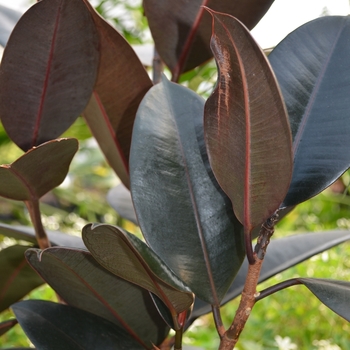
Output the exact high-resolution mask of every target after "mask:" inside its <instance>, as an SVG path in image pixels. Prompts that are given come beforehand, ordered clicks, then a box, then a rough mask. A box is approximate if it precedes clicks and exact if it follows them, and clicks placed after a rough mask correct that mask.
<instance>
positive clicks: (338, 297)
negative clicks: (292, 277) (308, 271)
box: [297, 278, 350, 322]
mask: <svg viewBox="0 0 350 350" xmlns="http://www.w3.org/2000/svg"><path fill="white" fill-rule="evenodd" d="M297 280H298V281H300V282H301V283H302V284H304V285H305V286H306V287H307V288H308V289H309V290H310V291H311V292H312V293H313V294H315V295H316V296H317V298H318V299H320V301H321V302H322V303H323V304H325V305H326V306H327V307H329V308H330V309H331V310H333V311H334V312H335V313H336V314H338V315H339V316H341V317H343V318H345V319H346V320H347V321H349V322H350V304H349V298H350V282H346V281H336V280H328V279H320V278H298V279H297Z"/></svg>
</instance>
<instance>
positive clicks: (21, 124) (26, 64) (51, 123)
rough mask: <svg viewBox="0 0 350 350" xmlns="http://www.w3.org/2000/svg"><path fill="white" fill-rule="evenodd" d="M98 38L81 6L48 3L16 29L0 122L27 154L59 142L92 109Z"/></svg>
mask: <svg viewBox="0 0 350 350" xmlns="http://www.w3.org/2000/svg"><path fill="white" fill-rule="evenodd" d="M98 57H99V53H98V35H97V32H96V29H95V26H94V22H93V20H92V18H91V15H90V13H89V11H88V10H87V9H86V7H85V6H84V4H83V2H82V1H81V0H45V1H40V2H38V3H37V4H35V5H34V6H32V7H31V8H30V9H29V10H28V11H27V12H26V13H25V14H24V15H23V17H22V18H21V19H20V20H19V22H18V23H17V25H16V27H15V29H14V31H13V32H12V35H11V37H10V40H9V42H8V44H7V46H6V49H5V52H4V56H3V60H2V63H1V67H0V118H1V120H2V123H3V125H4V127H5V129H6V131H7V133H8V135H9V136H10V138H11V139H12V140H13V141H14V142H15V143H16V144H17V145H18V146H19V147H20V148H22V149H23V150H24V151H27V150H28V149H30V148H32V147H33V146H37V145H39V144H41V143H43V142H46V141H48V140H52V139H55V138H57V137H59V136H60V135H61V134H62V133H63V132H64V131H65V130H66V129H68V127H69V126H70V125H71V124H72V123H73V122H74V121H75V119H76V118H77V117H78V116H79V114H80V113H81V112H82V111H83V109H84V108H85V106H86V105H87V103H88V101H89V99H90V96H91V93H92V89H93V86H94V83H95V79H96V74H97V69H98Z"/></svg>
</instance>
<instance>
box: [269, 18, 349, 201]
mask: <svg viewBox="0 0 350 350" xmlns="http://www.w3.org/2000/svg"><path fill="white" fill-rule="evenodd" d="M349 35H350V18H349V17H338V16H335V17H321V18H319V19H316V20H314V21H311V22H309V23H307V24H305V25H303V26H301V27H300V28H298V29H297V30H295V31H294V32H293V33H291V34H290V35H289V36H287V37H286V38H285V39H284V40H283V41H282V42H281V43H280V44H279V45H278V46H277V47H276V48H275V49H274V50H273V52H272V53H271V54H270V55H269V59H270V62H271V65H272V67H273V69H274V71H275V73H276V76H277V79H278V82H279V84H280V86H281V89H282V93H283V96H284V100H285V103H286V105H287V109H288V113H289V118H290V124H291V128H292V134H293V150H294V171H293V178H292V182H291V185H290V189H289V191H288V194H287V196H286V198H285V200H284V203H283V205H284V206H291V205H296V204H298V203H300V202H303V201H305V200H306V199H309V198H310V197H312V196H314V195H316V194H317V193H319V192H321V191H323V190H324V189H325V188H326V187H328V186H329V185H330V184H331V183H333V182H334V181H335V180H336V179H337V178H338V177H339V176H340V175H341V174H342V173H343V172H344V171H345V170H346V169H347V168H348V167H349V166H350V152H349V149H350V119H349V111H350V101H349V98H348V96H349V94H350V61H349V59H348V58H349V55H350V46H349V45H348V38H349Z"/></svg>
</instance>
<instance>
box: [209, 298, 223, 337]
mask: <svg viewBox="0 0 350 350" xmlns="http://www.w3.org/2000/svg"><path fill="white" fill-rule="evenodd" d="M211 307H212V311H213V317H214V321H215V326H216V330H217V332H218V334H219V336H220V338H222V337H223V336H224V334H225V327H224V325H223V323H222V318H221V312H220V306H219V305H212V306H211Z"/></svg>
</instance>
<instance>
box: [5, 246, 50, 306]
mask: <svg viewBox="0 0 350 350" xmlns="http://www.w3.org/2000/svg"><path fill="white" fill-rule="evenodd" d="M28 248H29V247H26V246H20V245H14V246H11V247H9V248H5V249H3V250H1V251H0V312H1V311H3V310H6V309H7V308H8V307H10V305H12V304H13V303H15V302H17V301H18V300H20V299H22V298H23V297H24V296H26V295H27V294H28V293H29V292H30V291H32V290H33V289H34V288H37V287H39V286H41V285H42V284H44V281H43V280H42V278H41V277H40V276H38V274H37V273H36V272H35V271H34V270H33V269H32V268H31V267H30V266H29V265H28V263H27V261H26V259H25V257H24V252H25V251H26V250H27V249H28Z"/></svg>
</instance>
